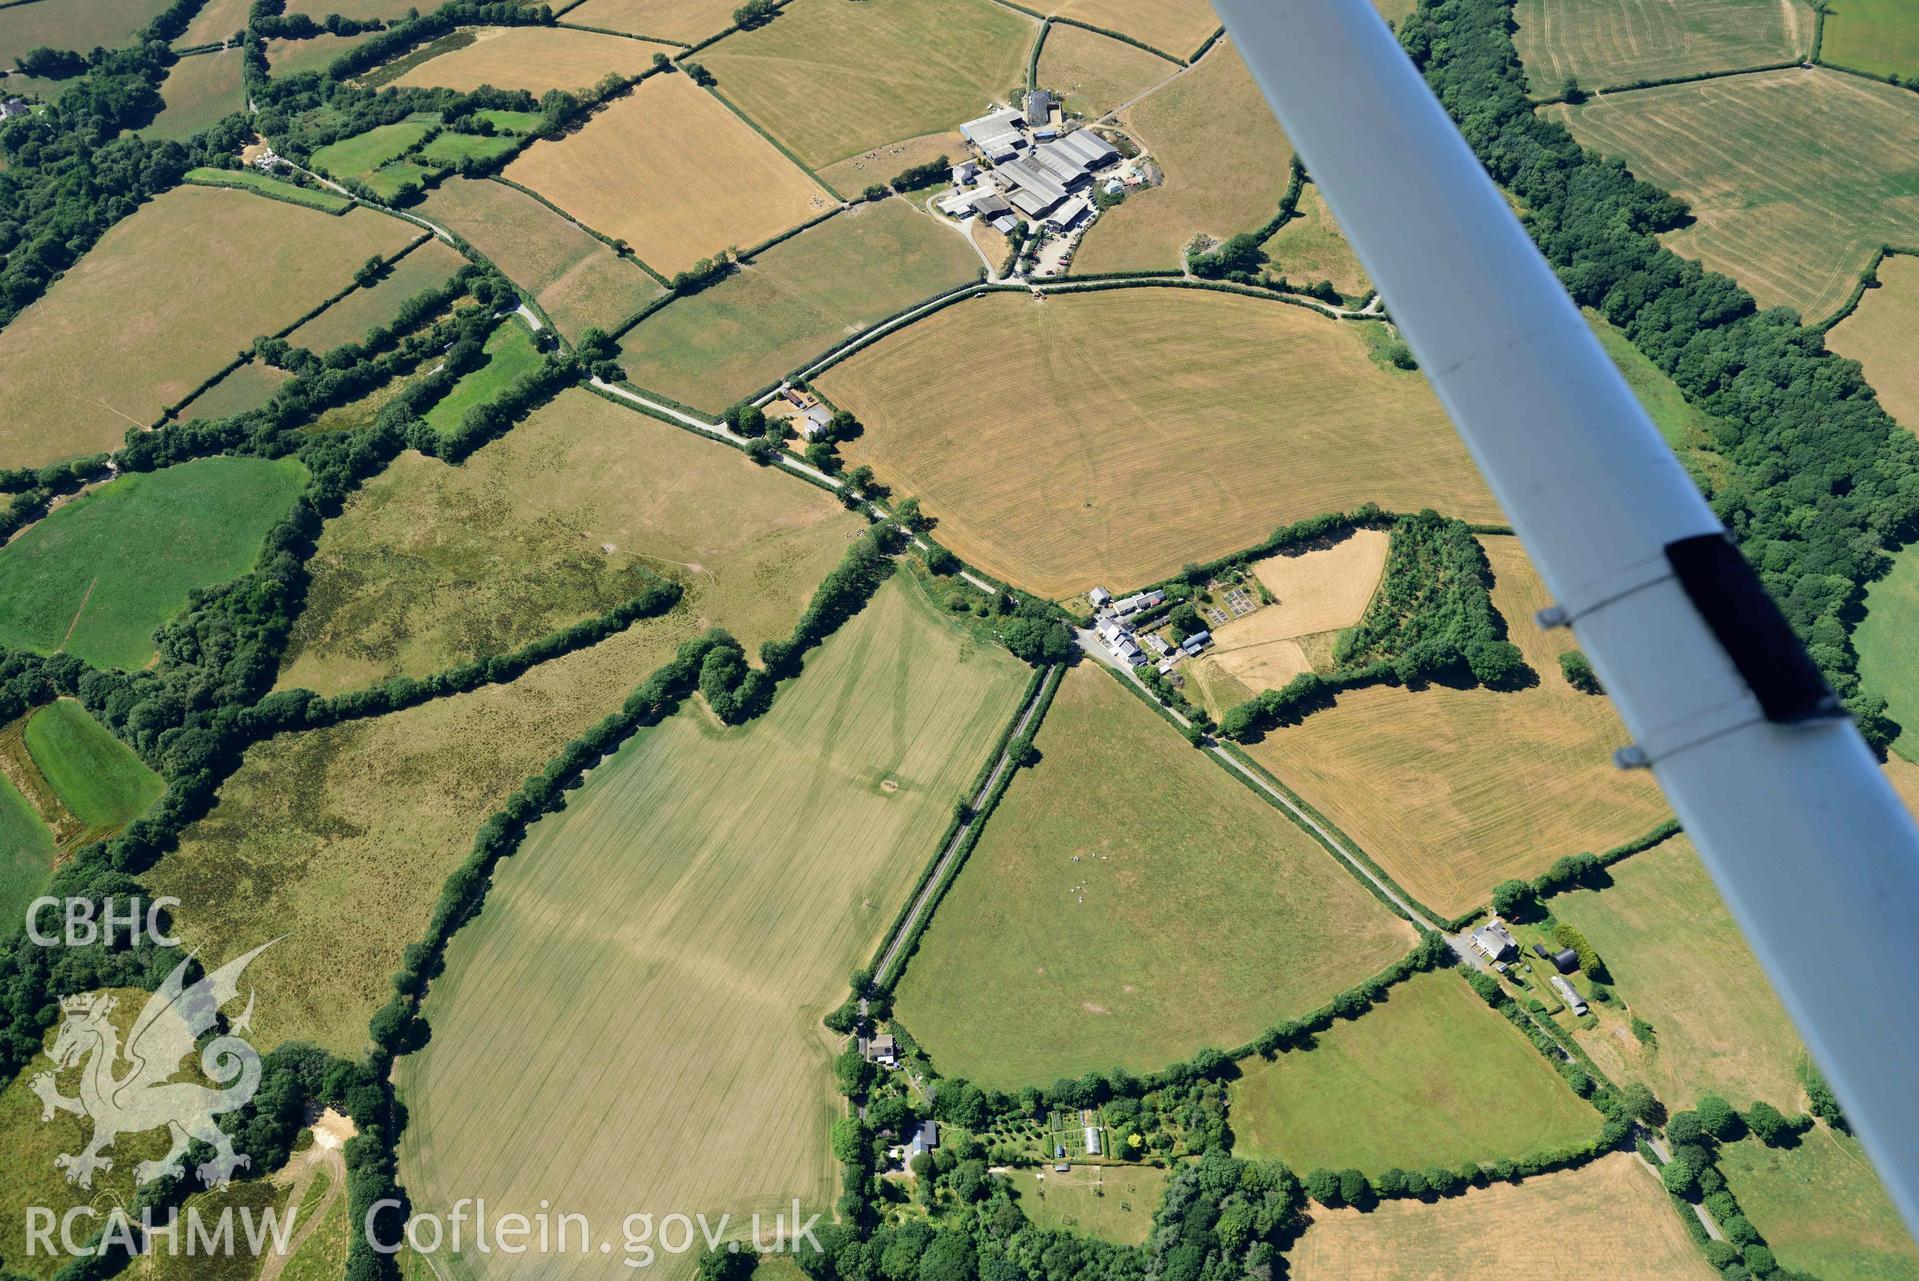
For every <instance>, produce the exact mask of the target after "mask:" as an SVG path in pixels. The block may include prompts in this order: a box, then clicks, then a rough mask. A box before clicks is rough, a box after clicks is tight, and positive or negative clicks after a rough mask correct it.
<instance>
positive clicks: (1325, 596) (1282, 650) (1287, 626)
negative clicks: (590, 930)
mask: <svg viewBox="0 0 1919 1281" xmlns="http://www.w3.org/2000/svg"><path fill="white" fill-rule="evenodd" d="M1390 541H1391V536H1390V535H1389V534H1387V532H1386V531H1385V530H1382V529H1360V530H1355V531H1353V533H1351V534H1350V535H1348V536H1347V537H1346V538H1344V539H1342V540H1341V541H1339V542H1337V543H1335V544H1333V545H1332V546H1331V547H1323V548H1316V549H1314V550H1312V551H1308V552H1304V553H1301V554H1300V555H1297V556H1269V557H1267V558H1266V559H1265V560H1261V561H1255V562H1254V563H1253V566H1252V569H1253V574H1254V576H1255V577H1256V578H1258V580H1259V582H1260V584H1261V585H1262V586H1264V587H1265V588H1266V590H1267V591H1268V592H1270V593H1272V596H1273V603H1272V604H1271V605H1266V606H1262V607H1261V608H1259V609H1256V610H1254V611H1253V612H1252V613H1251V614H1248V615H1247V616H1246V617H1244V618H1236V619H1234V620H1233V621H1232V622H1230V623H1223V624H1221V625H1220V626H1218V627H1215V628H1213V629H1212V632H1213V645H1212V647H1211V648H1210V649H1208V650H1207V651H1206V654H1205V656H1204V657H1202V658H1200V659H1198V660H1197V665H1198V666H1202V667H1204V666H1214V667H1217V668H1219V669H1220V670H1221V671H1223V672H1225V673H1226V674H1227V675H1228V676H1230V677H1231V678H1232V679H1233V680H1234V681H1236V682H1238V683H1239V684H1240V685H1241V686H1243V687H1245V688H1246V689H1248V690H1251V691H1258V690H1263V689H1279V688H1281V687H1282V686H1284V685H1285V684H1286V682H1287V681H1289V680H1291V679H1292V678H1293V677H1295V676H1297V675H1299V674H1300V673H1301V672H1308V671H1311V670H1313V664H1312V662H1311V660H1310V657H1309V655H1308V654H1307V651H1306V648H1305V646H1304V645H1302V644H1301V641H1302V639H1304V638H1307V637H1312V636H1321V635H1324V634H1326V633H1329V632H1337V631H1338V630H1339V629H1340V628H1343V627H1351V626H1352V625H1353V624H1355V623H1357V622H1358V621H1359V619H1360V616H1361V615H1363V614H1364V613H1365V612H1366V606H1367V603H1368V602H1370V601H1371V600H1372V598H1373V592H1374V591H1375V590H1376V589H1377V588H1378V587H1379V576H1380V574H1381V572H1382V571H1383V570H1384V569H1385V568H1386V550H1387V544H1388V543H1389V542H1390ZM1193 666H1194V664H1188V666H1187V668H1186V670H1187V671H1189V672H1190V671H1191V670H1192V667H1193ZM1202 679H1203V678H1202Z"/></svg>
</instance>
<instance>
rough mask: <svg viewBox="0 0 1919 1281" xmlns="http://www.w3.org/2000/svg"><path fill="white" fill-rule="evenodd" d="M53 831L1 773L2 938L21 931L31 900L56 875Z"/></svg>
mask: <svg viewBox="0 0 1919 1281" xmlns="http://www.w3.org/2000/svg"><path fill="white" fill-rule="evenodd" d="M53 854H54V848H53V833H52V832H49V831H48V830H47V825H46V824H45V823H42V822H41V821H40V816H39V814H37V813H35V812H34V808H33V806H32V805H31V804H30V803H29V802H28V801H27V798H26V797H24V796H22V795H21V794H20V789H19V788H17V787H15V786H14V785H13V781H12V780H11V779H8V778H5V777H3V776H0V939H10V938H12V937H13V935H14V934H16V933H17V932H19V930H20V928H21V921H22V920H23V919H24V918H25V916H26V910H27V904H28V903H31V902H32V901H33V900H34V899H35V898H36V897H38V896H39V894H40V892H41V890H42V889H44V888H45V887H46V884H47V878H48V877H50V876H52V875H53Z"/></svg>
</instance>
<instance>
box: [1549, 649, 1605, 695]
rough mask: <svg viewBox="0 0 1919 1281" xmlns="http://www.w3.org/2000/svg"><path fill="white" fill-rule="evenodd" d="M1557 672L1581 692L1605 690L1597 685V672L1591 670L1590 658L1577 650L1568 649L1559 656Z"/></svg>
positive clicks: (1596, 692)
mask: <svg viewBox="0 0 1919 1281" xmlns="http://www.w3.org/2000/svg"><path fill="white" fill-rule="evenodd" d="M1559 674H1560V675H1561V676H1564V677H1565V678H1566V683H1567V684H1568V685H1570V686H1572V687H1573V688H1574V689H1576V690H1578V691H1579V692H1580V693H1582V694H1603V693H1605V692H1606V691H1605V690H1603V689H1601V688H1600V686H1599V673H1598V672H1595V671H1594V670H1593V665H1592V660H1591V659H1589V658H1587V657H1586V656H1585V654H1583V653H1581V652H1580V651H1579V650H1576V649H1569V650H1567V651H1566V652H1565V653H1563V654H1561V655H1560V656H1559Z"/></svg>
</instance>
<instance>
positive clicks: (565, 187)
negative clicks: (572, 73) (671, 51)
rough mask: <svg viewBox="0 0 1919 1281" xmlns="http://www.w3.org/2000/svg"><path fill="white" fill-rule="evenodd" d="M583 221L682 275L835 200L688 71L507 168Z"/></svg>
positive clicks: (642, 90)
mask: <svg viewBox="0 0 1919 1281" xmlns="http://www.w3.org/2000/svg"><path fill="white" fill-rule="evenodd" d="M507 177H509V178H511V179H513V181H515V182H518V183H521V184H523V185H524V186H528V187H531V188H532V189H533V190H535V191H537V192H539V193H540V194H541V195H543V196H545V197H546V198H547V199H548V200H551V201H552V202H553V203H554V204H556V205H558V206H559V207H560V208H562V209H564V210H566V211H567V212H568V213H569V214H571V215H572V216H573V217H575V218H578V219H579V220H580V221H581V222H583V223H585V224H586V225H587V226H589V227H592V228H593V229H595V230H596V231H599V232H601V233H603V234H605V235H608V236H613V237H615V238H617V239H621V240H625V241H626V242H627V243H628V244H630V245H632V246H633V252H634V253H636V254H638V255H639V257H640V260H641V261H643V262H645V263H647V264H649V265H651V266H652V268H653V269H654V270H655V271H658V272H661V273H662V274H664V275H668V276H671V275H673V274H674V273H675V272H679V271H684V270H685V269H686V268H688V267H690V266H692V265H693V263H694V262H695V261H696V260H698V259H700V258H706V257H711V256H712V255H714V254H717V253H720V252H722V251H723V250H725V249H726V248H727V247H728V246H737V247H738V248H741V249H750V248H752V247H753V246H754V245H757V244H759V243H760V242H761V241H762V240H765V239H767V238H768V237H770V236H774V235H777V234H778V233H780V232H782V231H785V230H786V229H787V228H789V227H792V226H794V225H796V224H798V223H802V222H805V221H806V220H807V219H809V218H814V217H817V216H819V215H820V214H822V213H824V212H825V211H826V210H827V209H828V208H830V207H831V206H832V205H833V203H834V201H833V200H832V198H831V197H830V196H828V195H827V194H826V192H825V191H824V190H823V189H822V188H821V187H820V185H819V184H818V183H816V182H814V181H813V180H812V179H811V178H809V177H807V176H806V174H805V173H804V172H803V171H802V170H801V169H799V167H798V166H796V165H794V163H793V162H792V161H790V160H788V159H787V158H786V157H785V156H782V155H781V154H780V153H779V151H778V150H777V149H776V148H775V147H774V146H773V144H772V143H770V142H768V141H767V140H766V139H764V138H762V137H760V135H759V134H757V133H754V132H753V130H752V128H751V126H749V125H748V124H747V123H746V122H745V121H743V120H741V119H740V118H739V117H738V116H736V115H734V114H733V113H732V112H731V111H729V110H727V108H726V104H724V103H722V102H721V101H720V100H719V99H718V98H715V97H714V96H713V95H712V94H710V93H708V92H706V90H704V89H702V88H700V87H699V86H698V85H696V84H694V83H693V81H692V80H691V79H690V78H688V77H687V76H684V75H671V76H654V77H653V78H652V79H650V80H648V81H646V82H645V83H644V84H642V85H640V87H639V88H637V89H635V90H634V91H633V92H632V93H630V94H628V95H627V96H626V97H624V98H620V99H618V100H617V101H615V102H614V103H613V105H611V106H610V107H608V108H607V109H606V110H604V111H602V112H600V113H599V114H598V115H596V116H594V117H593V119H592V120H590V121H589V122H588V123H587V125H586V127H585V128H583V129H581V130H580V131H579V132H578V133H577V134H573V135H570V136H568V137H566V138H563V139H561V140H560V141H558V142H548V141H541V142H536V143H534V144H533V145H532V146H531V147H530V148H528V149H527V150H526V151H524V152H522V153H521V155H520V158H519V159H517V160H515V161H514V162H513V163H512V164H511V165H509V166H507Z"/></svg>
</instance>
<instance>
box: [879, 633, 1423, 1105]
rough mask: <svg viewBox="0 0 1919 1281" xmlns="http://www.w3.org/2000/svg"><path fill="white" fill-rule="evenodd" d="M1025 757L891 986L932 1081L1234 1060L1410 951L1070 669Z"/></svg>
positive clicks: (1268, 821)
mask: <svg viewBox="0 0 1919 1281" xmlns="http://www.w3.org/2000/svg"><path fill="white" fill-rule="evenodd" d="M1036 742H1037V746H1038V747H1039V750H1040V757H1041V758H1040V761H1039V763H1038V764H1036V765H1034V766H1032V767H1031V768H1029V769H1024V770H1022V771H1021V772H1020V773H1019V774H1018V775H1017V776H1016V777H1015V778H1014V780H1013V782H1012V785H1011V787H1010V788H1009V789H1008V791H1007V793H1006V798H1005V800H1003V801H1002V802H1001V803H1000V807H999V809H998V810H996V811H995V812H994V814H993V817H992V819H991V820H990V821H989V822H988V823H987V825H986V829H985V831H984V832H983V833H982V835H981V837H980V842H979V845H978V848H976V849H975V850H974V851H973V853H972V855H971V856H970V857H969V858H968V859H967V862H966V866H965V868H964V869H963V870H962V871H961V872H960V874H959V877H958V879H957V880H956V881H955V882H954V883H953V887H952V888H951V889H950V890H949V891H948V892H947V894H946V897H945V898H944V899H943V900H942V901H941V903H940V905H939V910H938V912H937V913H936V914H935V916H934V917H933V923H932V927H931V928H930V929H928V930H927V931H926V934H925V937H924V939H923V940H922V942H921V944H920V947H919V950H918V952H917V953H915V954H914V956H913V957H912V959H911V960H910V961H908V962H907V966H906V972H905V976H904V977H903V978H902V979H901V981H900V984H899V991H898V1001H897V1005H898V1009H899V1014H900V1019H901V1021H902V1022H904V1023H905V1024H906V1025H907V1026H908V1027H910V1028H912V1029H913V1035H914V1036H915V1037H917V1038H918V1040H919V1043H920V1044H921V1045H922V1046H923V1047H925V1049H926V1051H927V1053H928V1054H930V1055H932V1057H933V1061H934V1062H935V1063H936V1064H937V1065H938V1066H939V1068H940V1071H941V1072H942V1073H943V1074H945V1075H947V1076H962V1077H965V1078H966V1079H967V1080H970V1081H975V1082H978V1083H979V1084H981V1085H983V1086H990V1087H994V1088H997V1089H1006V1090H1017V1089H1018V1088H1019V1087H1021V1086H1022V1085H1035V1084H1041V1083H1046V1082H1051V1081H1054V1080H1057V1079H1058V1078H1060V1077H1062V1076H1066V1077H1077V1076H1079V1075H1081V1074H1082V1073H1085V1072H1089V1071H1095V1070H1105V1069H1108V1068H1112V1067H1115V1066H1119V1067H1125V1068H1128V1069H1130V1070H1132V1071H1135V1072H1151V1071H1157V1070H1159V1069H1161V1068H1164V1067H1166V1066H1167V1065H1168V1064H1171V1063H1174V1062H1177V1061H1179V1060H1181V1059H1185V1058H1188V1057H1190V1056H1191V1055H1192V1054H1193V1053H1194V1052H1195V1051H1197V1050H1199V1049H1200V1048H1202V1047H1204V1046H1208V1045H1211V1046H1215V1047H1219V1048H1221V1049H1226V1050H1231V1049H1234V1048H1236V1047H1238V1046H1241V1045H1244V1044H1245V1043H1246V1042H1248V1041H1250V1040H1251V1039H1253V1038H1254V1037H1255V1036H1257V1035H1258V1034H1259V1033H1260V1032H1261V1031H1262V1030H1264V1029H1265V1028H1267V1027H1270V1026H1272V1025H1273V1024H1274V1023H1277V1022H1279V1021H1280V1020H1281V1019H1283V1018H1291V1017H1294V1016H1296V1015H1299V1014H1302V1013H1304V1012H1306V1011H1307V1010H1310V1009H1312V1008H1314V1007H1315V1006H1317V1005H1319V1004H1321V1003H1322V1002H1324V1001H1328V1000H1330V999H1332V997H1333V995H1334V994H1335V993H1337V992H1340V991H1343V990H1344V989H1346V988H1348V987H1351V986H1352V985H1353V984H1355V983H1358V982H1360V981H1361V980H1363V979H1365V978H1367V977H1368V976H1370V975H1373V974H1377V973H1378V972H1379V971H1380V970H1383V969H1385V968H1386V967H1387V966H1388V965H1390V964H1392V963H1393V962H1394V961H1396V960H1398V959H1399V958H1400V957H1402V956H1404V955H1405V954H1406V953H1407V951H1408V950H1410V949H1411V947H1412V945H1413V944H1414V942H1416V939H1415V937H1414V935H1413V931H1412V929H1411V928H1410V927H1409V926H1408V925H1407V924H1406V923H1405V922H1404V921H1402V920H1400V919H1398V918H1397V917H1395V916H1393V915H1392V914H1391V913H1389V912H1388V911H1387V910H1386V909H1385V908H1384V907H1382V906H1381V905H1380V903H1379V902H1378V900H1376V899H1374V898H1373V897H1372V896H1371V895H1370V894H1368V893H1367V892H1366V891H1365V890H1364V889H1363V888H1361V886H1360V884H1359V882H1358V881H1357V880H1356V879H1355V878H1354V877H1353V876H1352V875H1351V874H1349V873H1348V872H1347V871H1346V869H1345V868H1343V867H1341V866H1340V865H1339V864H1338V863H1337V862H1336V861H1335V860H1334V859H1333V858H1332V856H1331V855H1329V854H1327V853H1326V851H1325V850H1324V849H1323V848H1321V846H1320V845H1319V844H1318V843H1317V842H1315V841H1314V840H1313V838H1312V837H1310V836H1309V835H1307V834H1306V832H1305V831H1304V830H1303V829H1301V828H1300V827H1298V826H1296V825H1295V824H1294V823H1293V822H1292V821H1291V820H1290V819H1288V818H1287V817H1286V816H1285V815H1284V814H1282V813H1280V812H1279V811H1278V810H1276V809H1274V808H1273V807H1272V806H1270V805H1268V804H1267V803H1266V802H1265V801H1263V800H1261V799H1260V798H1259V797H1258V795H1256V794H1255V793H1254V792H1253V791H1252V790H1251V789H1249V788H1247V787H1246V786H1245V785H1244V784H1243V783H1241V782H1240V781H1239V780H1238V779H1236V778H1234V777H1233V776H1232V775H1230V774H1228V773H1227V772H1226V771H1224V770H1222V769H1220V768H1219V767H1218V766H1217V765H1215V764H1214V763H1213V762H1211V761H1209V760H1207V759H1205V758H1204V757H1202V756H1201V755H1200V754H1199V753H1198V752H1195V751H1193V750H1192V748H1190V747H1188V746H1187V745H1186V743H1185V741H1184V740H1183V739H1181V738H1180V737H1179V735H1178V734H1177V733H1175V732H1174V731H1173V728H1172V727H1171V726H1170V725H1168V724H1166V722H1165V721H1163V720H1161V719H1160V718H1159V717H1158V716H1157V715H1155V714H1154V712H1153V710H1152V709H1151V708H1150V707H1148V706H1147V705H1146V704H1145V703H1144V702H1142V701H1141V700H1139V699H1138V698H1136V697H1135V696H1134V695H1133V694H1132V693H1131V692H1129V691H1128V690H1127V689H1125V688H1124V687H1122V686H1121V684H1120V683H1119V681H1117V680H1115V679H1114V678H1113V675H1112V673H1110V672H1107V671H1104V670H1102V669H1100V668H1099V667H1098V665H1097V664H1093V663H1082V664H1080V665H1079V666H1078V667H1075V668H1074V669H1072V670H1071V671H1070V672H1068V673H1067V675H1066V679H1065V681H1064V682H1063V683H1062V684H1061V685H1060V687H1059V692H1058V693H1057V695H1056V696H1055V698H1054V700H1053V706H1052V708H1051V710H1049V711H1048V713H1047V715H1046V719H1045V721H1044V722H1042V723H1041V725H1040V729H1039V734H1038V737H1037V740H1036ZM1326 937H1335V938H1338V939H1339V940H1340V942H1339V946H1337V947H1325V946H1322V945H1321V942H1320V940H1321V939H1323V938H1326Z"/></svg>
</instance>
